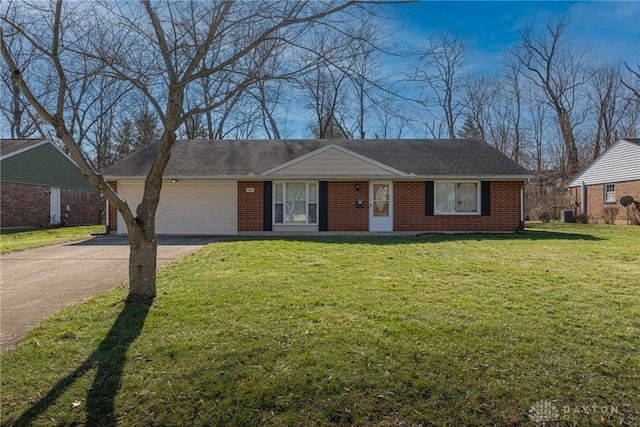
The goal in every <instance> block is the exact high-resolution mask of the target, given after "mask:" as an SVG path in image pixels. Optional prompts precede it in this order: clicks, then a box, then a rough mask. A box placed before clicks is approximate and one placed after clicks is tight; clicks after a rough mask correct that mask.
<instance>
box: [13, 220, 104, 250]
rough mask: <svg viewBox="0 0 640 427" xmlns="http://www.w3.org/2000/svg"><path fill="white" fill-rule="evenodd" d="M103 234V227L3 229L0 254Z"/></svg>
mask: <svg viewBox="0 0 640 427" xmlns="http://www.w3.org/2000/svg"><path fill="white" fill-rule="evenodd" d="M102 232H104V225H86V226H79V227H60V228H44V229H35V230H34V229H20V230H17V229H4V230H1V231H0V254H6V253H9V252H15V251H23V250H25V249H33V248H40V247H42V246H49V245H55V244H58V243H67V242H73V241H75V240H82V239H88V238H89V237H91V233H102Z"/></svg>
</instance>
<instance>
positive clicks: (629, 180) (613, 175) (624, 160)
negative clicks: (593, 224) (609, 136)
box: [568, 139, 640, 222]
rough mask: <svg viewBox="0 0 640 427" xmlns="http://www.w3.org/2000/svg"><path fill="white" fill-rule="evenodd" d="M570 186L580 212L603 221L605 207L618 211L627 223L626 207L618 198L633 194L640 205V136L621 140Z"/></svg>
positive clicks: (622, 219) (590, 165) (620, 219)
mask: <svg viewBox="0 0 640 427" xmlns="http://www.w3.org/2000/svg"><path fill="white" fill-rule="evenodd" d="M568 187H569V189H570V191H571V196H572V198H573V200H574V203H575V205H576V206H577V208H578V212H579V213H583V214H586V215H588V216H589V217H590V218H591V219H592V220H594V221H600V220H602V219H603V218H604V217H605V215H604V212H605V209H607V208H612V211H613V212H614V213H615V211H616V210H617V212H618V213H617V218H616V219H617V220H619V221H625V222H626V219H627V217H626V215H627V210H626V209H624V208H622V207H621V206H620V204H619V200H620V198H621V197H623V196H631V197H633V198H634V200H635V201H636V202H637V203H636V206H638V205H640V139H621V140H619V141H616V142H615V143H614V144H613V145H611V146H610V147H609V148H608V149H607V150H606V151H605V152H604V153H602V154H601V155H600V157H598V158H597V159H595V160H594V161H593V162H592V163H591V164H589V166H587V167H586V168H584V169H583V170H582V171H581V172H580V173H578V175H576V177H575V178H573V179H572V180H571V182H569V184H568Z"/></svg>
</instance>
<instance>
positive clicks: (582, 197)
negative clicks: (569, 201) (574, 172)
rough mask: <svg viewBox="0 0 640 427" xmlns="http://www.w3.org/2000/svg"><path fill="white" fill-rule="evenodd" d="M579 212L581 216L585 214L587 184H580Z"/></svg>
mask: <svg viewBox="0 0 640 427" xmlns="http://www.w3.org/2000/svg"><path fill="white" fill-rule="evenodd" d="M580 190H581V191H580V193H581V194H580V211H581V212H582V214H583V215H586V214H587V184H585V183H584V181H582V183H581V184H580Z"/></svg>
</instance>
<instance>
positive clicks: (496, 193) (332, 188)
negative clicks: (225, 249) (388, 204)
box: [238, 181, 524, 232]
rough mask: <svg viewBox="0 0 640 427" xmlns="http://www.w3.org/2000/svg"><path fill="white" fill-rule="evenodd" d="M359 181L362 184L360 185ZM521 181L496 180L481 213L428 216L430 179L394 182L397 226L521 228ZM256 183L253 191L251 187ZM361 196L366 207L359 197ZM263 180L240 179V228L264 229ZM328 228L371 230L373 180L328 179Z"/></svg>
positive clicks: (406, 228)
mask: <svg viewBox="0 0 640 427" xmlns="http://www.w3.org/2000/svg"><path fill="white" fill-rule="evenodd" d="M358 185H359V189H358ZM523 185H524V183H523V182H521V181H507V182H501V181H496V182H492V183H491V213H490V215H488V216H480V215H432V216H427V215H425V182H424V181H395V182H394V183H393V193H394V196H393V204H394V206H393V223H394V226H393V228H394V231H423V232H429V231H433V232H455V231H466V232H473V231H489V232H496V231H516V230H517V228H518V226H519V225H520V189H521V188H522V186H523ZM247 188H253V192H247V191H246V189H247ZM358 199H362V201H363V207H361V208H360V207H357V205H356V201H357V200H358ZM262 229H263V183H262V182H260V181H240V182H238V231H241V232H247V231H262ZM328 231H351V232H358V231H363V232H366V231H369V183H368V182H366V181H329V183H328Z"/></svg>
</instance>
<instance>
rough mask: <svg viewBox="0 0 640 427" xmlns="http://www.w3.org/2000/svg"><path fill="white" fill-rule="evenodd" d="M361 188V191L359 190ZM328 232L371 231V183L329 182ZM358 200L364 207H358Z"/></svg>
mask: <svg viewBox="0 0 640 427" xmlns="http://www.w3.org/2000/svg"><path fill="white" fill-rule="evenodd" d="M357 184H359V186H360V190H358V188H357V186H356V185H357ZM327 192H328V194H329V200H328V211H329V213H328V221H327V225H328V231H369V183H368V182H366V181H329V183H328V185H327ZM358 199H362V200H363V206H362V207H361V208H360V207H358V206H356V201H357V200H358Z"/></svg>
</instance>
